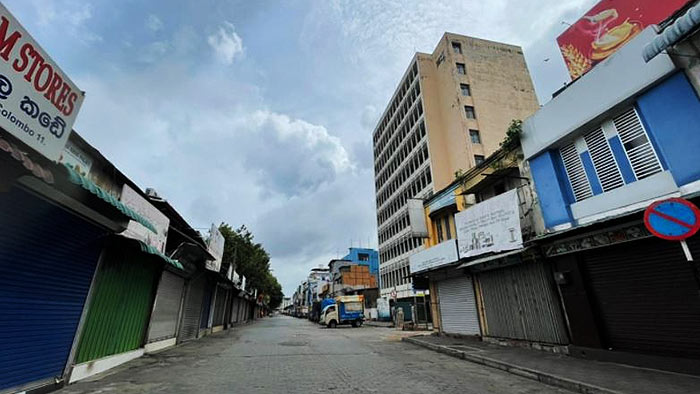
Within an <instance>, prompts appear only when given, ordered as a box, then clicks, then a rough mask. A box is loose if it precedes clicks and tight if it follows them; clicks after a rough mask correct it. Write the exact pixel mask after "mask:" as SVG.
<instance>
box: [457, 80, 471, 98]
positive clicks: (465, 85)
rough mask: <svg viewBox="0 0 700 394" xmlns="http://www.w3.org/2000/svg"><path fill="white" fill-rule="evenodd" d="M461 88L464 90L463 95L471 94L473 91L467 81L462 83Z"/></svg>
mask: <svg viewBox="0 0 700 394" xmlns="http://www.w3.org/2000/svg"><path fill="white" fill-rule="evenodd" d="M459 88H460V89H461V90H462V96H471V95H472V92H471V90H470V89H469V85H467V84H466V83H460V84H459Z"/></svg>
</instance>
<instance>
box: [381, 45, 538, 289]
mask: <svg viewBox="0 0 700 394" xmlns="http://www.w3.org/2000/svg"><path fill="white" fill-rule="evenodd" d="M538 107H539V105H538V102H537V98H536V97H535V91H534V88H533V85H532V81H531V80H530V75H529V73H528V70H527V66H526V65H525V59H524V57H523V52H522V49H521V48H520V47H517V46H513V45H508V44H502V43H498V42H493V41H487V40H482V39H478V38H473V37H466V36H462V35H457V34H452V33H445V34H444V35H443V37H442V38H441V39H440V42H439V43H438V45H437V47H436V48H435V50H434V51H433V53H432V54H426V53H416V54H415V56H414V57H413V59H412V61H411V63H410V65H409V67H408V69H407V70H406V72H405V73H404V75H403V77H402V78H401V82H399V84H398V87H397V88H396V92H395V93H394V95H393V97H392V98H391V100H390V101H389V104H388V105H387V108H386V109H385V111H384V113H383V114H382V116H381V118H380V120H379V122H378V124H377V126H376V128H375V130H374V133H373V145H374V170H375V187H376V204H377V225H378V235H379V256H380V261H381V264H380V277H381V278H380V283H381V285H382V289H381V295H382V296H383V297H390V296H391V294H392V293H395V294H396V297H397V298H399V299H401V298H409V297H411V296H412V294H413V291H412V284H411V279H410V275H409V263H408V257H409V256H410V255H411V254H413V253H415V252H417V251H419V250H422V249H423V238H424V237H426V236H427V231H426V230H425V229H419V228H416V227H412V226H411V223H410V220H409V203H410V202H409V200H410V199H413V198H418V199H425V198H428V197H430V196H431V195H432V194H433V193H434V192H435V191H437V190H442V189H444V188H445V187H447V186H448V185H450V184H451V183H452V181H453V180H454V178H455V173H456V172H458V171H466V170H468V169H470V168H472V167H474V166H476V165H478V164H480V163H482V162H483V161H484V160H485V158H486V157H488V156H489V155H491V154H492V153H493V152H495V151H496V150H497V149H498V148H499V143H500V142H501V141H502V140H503V138H504V136H505V133H506V130H507V129H508V125H509V124H510V122H511V120H513V119H524V118H526V117H528V116H529V115H531V114H532V113H533V112H535V111H536V110H537V108H538ZM417 208H418V211H419V212H422V203H420V201H418V207H417Z"/></svg>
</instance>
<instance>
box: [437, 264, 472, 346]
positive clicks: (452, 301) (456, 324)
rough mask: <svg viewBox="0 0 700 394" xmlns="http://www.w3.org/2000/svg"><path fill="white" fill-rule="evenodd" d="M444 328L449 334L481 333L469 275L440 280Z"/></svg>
mask: <svg viewBox="0 0 700 394" xmlns="http://www.w3.org/2000/svg"><path fill="white" fill-rule="evenodd" d="M438 297H439V299H440V315H441V316H442V330H443V331H444V332H446V333H449V334H463V335H479V334H481V331H480V330H479V316H478V314H477V312H476V301H475V298H474V287H473V286H472V280H471V278H470V277H469V276H460V277H458V278H452V279H447V280H442V281H439V282H438Z"/></svg>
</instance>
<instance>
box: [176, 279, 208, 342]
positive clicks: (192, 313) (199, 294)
mask: <svg viewBox="0 0 700 394" xmlns="http://www.w3.org/2000/svg"><path fill="white" fill-rule="evenodd" d="M206 282H207V279H206V277H205V275H204V273H200V274H199V276H198V277H196V278H194V279H192V280H190V283H189V287H188V289H187V296H186V299H185V310H184V311H183V313H182V328H181V329H180V335H179V341H180V342H182V341H187V340H190V339H194V338H195V337H196V336H197V332H198V331H199V316H200V313H201V310H202V301H203V300H204V285H205V284H206Z"/></svg>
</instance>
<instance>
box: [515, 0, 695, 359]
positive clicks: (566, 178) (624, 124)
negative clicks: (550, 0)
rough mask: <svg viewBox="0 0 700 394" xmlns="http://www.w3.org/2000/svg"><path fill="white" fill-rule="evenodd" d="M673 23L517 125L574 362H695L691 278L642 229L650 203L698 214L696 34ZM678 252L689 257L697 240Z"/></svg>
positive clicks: (645, 34) (650, 31)
mask: <svg viewBox="0 0 700 394" xmlns="http://www.w3.org/2000/svg"><path fill="white" fill-rule="evenodd" d="M692 13H695V16H696V17H697V16H700V8H698V7H697V6H696V7H693V8H691V9H690V11H689V12H688V14H692ZM681 15H682V14H681ZM684 18H685V17H681V18H679V20H678V21H673V20H671V21H667V23H665V26H667V27H666V29H665V30H661V29H659V28H656V27H654V26H651V27H649V28H647V29H645V30H644V31H642V32H641V33H640V34H639V35H637V36H636V37H635V38H634V39H632V40H631V41H630V42H628V43H627V44H626V45H625V46H624V47H622V48H621V49H619V50H618V51H617V52H616V53H615V54H613V55H612V56H610V57H609V58H608V59H606V60H605V61H604V62H602V63H601V64H599V65H598V66H596V67H595V68H593V69H592V70H591V71H589V72H588V73H587V74H585V75H584V76H582V77H581V78H579V79H578V80H576V81H575V82H574V83H572V84H570V85H569V86H568V87H567V88H566V89H565V90H564V91H562V92H560V93H559V94H558V95H557V96H556V97H554V98H553V99H552V100H551V101H550V102H549V103H548V104H547V105H545V106H544V107H543V108H542V109H541V110H540V111H538V112H537V113H536V114H535V115H533V116H532V117H531V118H529V119H527V120H526V121H525V123H524V130H523V139H522V143H523V150H524V154H525V158H526V159H527V160H529V162H530V166H531V168H532V173H533V178H534V183H535V187H536V190H537V193H538V195H539V198H540V201H541V206H542V211H543V217H544V222H545V225H546V227H547V230H548V232H549V233H550V234H548V235H546V236H544V237H541V239H540V241H539V242H540V243H541V244H542V248H543V253H544V254H545V256H546V257H547V259H548V262H549V263H550V264H552V266H553V268H554V271H555V278H556V281H557V284H558V290H559V292H560V293H561V297H562V302H563V304H564V307H565V309H566V311H567V318H568V323H569V331H570V333H571V343H572V345H573V346H572V347H571V348H570V349H571V354H574V355H577V354H580V355H586V357H600V358H603V359H608V360H610V359H613V360H620V361H626V362H631V363H637V364H638V363H643V364H645V365H650V366H653V367H660V368H664V367H666V366H668V365H675V366H678V365H697V359H698V358H700V340H699V339H698V337H697V336H696V335H694V332H695V331H696V328H697V326H698V322H700V287H699V286H698V283H699V282H698V277H699V276H698V272H699V270H698V268H699V267H698V265H697V263H696V262H694V261H688V260H687V258H686V256H685V254H684V252H683V250H682V248H681V245H680V244H679V243H678V242H674V241H664V240H661V239H658V238H655V237H653V236H652V234H651V233H650V232H649V231H648V229H647V228H646V227H645V225H644V224H643V218H644V215H643V211H644V210H645V209H646V208H647V207H648V206H649V205H650V204H651V203H653V202H655V201H659V200H664V199H667V198H670V197H680V198H684V199H686V200H689V201H691V202H693V203H695V204H696V205H697V204H698V202H699V201H698V195H700V166H698V164H697V160H696V159H695V158H696V156H697V152H698V151H699V150H700V126H698V125H700V100H699V99H698V89H697V87H698V86H699V85H698V83H697V82H698V71H697V70H698V61H697V54H698V51H697V44H696V43H697V42H698V38H697V37H698V36H697V34H695V35H691V36H689V37H688V36H687V35H688V34H689V33H691V32H692V30H694V29H696V28H697V27H698V24H697V23H695V22H693V20H697V18H689V19H684ZM681 20H682V22H679V21H681ZM657 29H658V30H660V31H657ZM681 38H683V40H682V41H681V42H678V41H679V40H681ZM687 244H688V246H689V251H690V253H691V254H692V255H697V254H698V253H700V241H699V238H698V236H697V235H695V236H693V237H691V238H689V239H688V240H687ZM668 358H674V359H675V360H676V361H673V362H668V361H659V360H664V359H668ZM678 360H687V362H686V364H683V362H682V361H678ZM689 368H692V367H689ZM685 370H688V369H685Z"/></svg>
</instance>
